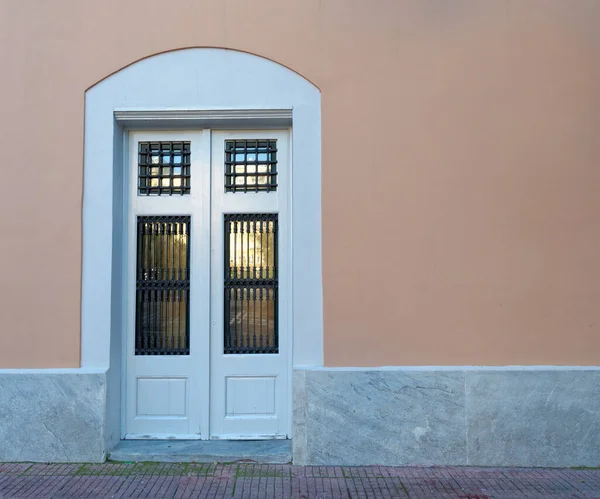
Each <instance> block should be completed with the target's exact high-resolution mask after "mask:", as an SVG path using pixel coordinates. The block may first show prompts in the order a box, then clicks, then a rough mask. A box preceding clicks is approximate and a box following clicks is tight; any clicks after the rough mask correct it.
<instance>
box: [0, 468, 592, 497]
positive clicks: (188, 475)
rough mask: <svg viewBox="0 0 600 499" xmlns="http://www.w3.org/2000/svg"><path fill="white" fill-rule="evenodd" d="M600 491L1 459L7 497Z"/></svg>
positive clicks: (513, 474) (400, 471) (449, 472)
mask: <svg viewBox="0 0 600 499" xmlns="http://www.w3.org/2000/svg"><path fill="white" fill-rule="evenodd" d="M13 497H14V498H16V497H31V498H38V497H39V498H63V497H64V498H66V497H69V498H71V497H75V498H77V497H81V498H96V497H97V498H125V497H140V498H145V499H150V498H161V499H163V498H181V499H183V498H197V497H201V498H213V497H214V498H217V497H218V498H221V497H236V498H242V497H243V498H260V499H263V498H288V497H289V498H298V499H305V498H315V499H316V498H320V499H324V498H352V499H358V498H371V497H372V498H391V497H398V498H425V497H427V498H428V497H431V498H445V499H446V498H448V499H449V498H454V499H492V498H493V499H500V498H512V497H515V498H516V497H535V498H558V497H560V498H584V497H585V498H600V469H589V470H571V469H524V468H514V469H513V468H450V467H443V468H442V467H440V468H391V467H383V466H372V467H361V468H352V467H324V466H323V467H300V466H291V465H258V464H247V463H236V464H194V463H192V464H170V463H169V464H167V463H131V464H127V463H105V464H30V463H18V464H0V498H2V499H4V498H13Z"/></svg>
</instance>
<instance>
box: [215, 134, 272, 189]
mask: <svg viewBox="0 0 600 499" xmlns="http://www.w3.org/2000/svg"><path fill="white" fill-rule="evenodd" d="M275 190H277V141H276V140H226V141H225V192H260V191H265V192H269V191H275Z"/></svg>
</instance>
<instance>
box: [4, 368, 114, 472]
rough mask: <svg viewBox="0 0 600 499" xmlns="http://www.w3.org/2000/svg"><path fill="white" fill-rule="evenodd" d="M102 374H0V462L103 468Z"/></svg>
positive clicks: (104, 382) (103, 381)
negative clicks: (88, 464)
mask: <svg viewBox="0 0 600 499" xmlns="http://www.w3.org/2000/svg"><path fill="white" fill-rule="evenodd" d="M105 378H106V376H105V374H96V373H94V374H87V373H85V374H83V373H75V374H70V373H69V374H64V373H60V374H58V373H51V374H50V373H49V374H47V373H36V374H26V373H10V374H5V373H2V374H0V421H1V424H0V461H5V462H6V461H34V462H82V461H86V462H103V461H104V460H105V459H106V452H105V442H104V427H105V413H106V405H105V404H106V379H105Z"/></svg>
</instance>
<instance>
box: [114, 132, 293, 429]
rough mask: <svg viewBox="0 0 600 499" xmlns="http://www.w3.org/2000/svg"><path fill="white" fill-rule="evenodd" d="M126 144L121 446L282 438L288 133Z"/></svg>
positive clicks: (179, 135) (152, 138)
mask: <svg viewBox="0 0 600 499" xmlns="http://www.w3.org/2000/svg"><path fill="white" fill-rule="evenodd" d="M128 144H129V146H128V160H127V163H128V165H129V174H128V182H127V184H128V185H127V187H126V191H127V192H126V199H127V202H126V205H127V209H126V220H127V224H126V225H127V234H128V242H127V257H126V269H127V272H126V274H127V283H126V287H127V293H126V294H127V326H126V331H125V334H126V345H125V359H124V361H125V364H126V366H125V371H124V372H125V373H126V379H125V383H124V386H123V388H124V390H123V392H124V394H123V398H124V400H123V404H122V406H123V407H124V414H123V437H124V438H131V439H142V438H155V439H161V438H169V439H172V438H174V439H209V438H210V439H262V438H287V437H288V435H289V428H290V421H289V418H290V410H289V406H290V394H289V386H288V384H289V374H288V370H289V357H290V355H289V354H290V338H289V334H288V308H289V306H288V305H289V303H288V290H289V289H290V285H289V284H290V283H289V270H290V269H289V260H290V244H289V240H290V232H289V231H290V223H289V217H288V214H289V196H288V190H289V185H288V184H289V173H290V172H289V170H290V161H289V156H290V155H289V131H288V130H277V131H275V130H265V131H235V132H227V131H211V130H207V129H205V130H197V131H185V132H183V131H165V132H155V131H153V132H130V133H129V142H128Z"/></svg>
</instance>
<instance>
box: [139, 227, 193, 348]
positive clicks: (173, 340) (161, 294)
mask: <svg viewBox="0 0 600 499" xmlns="http://www.w3.org/2000/svg"><path fill="white" fill-rule="evenodd" d="M189 269H190V217H189V216H143V217H137V268H136V318H135V354H136V355H188V354H189V353H190V344H189V343H190V326H189V323H190V306H189V302H190V300H189V298H190V270H189Z"/></svg>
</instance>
